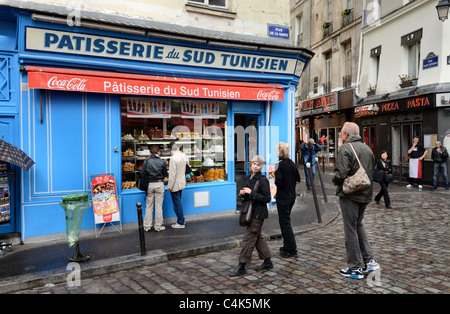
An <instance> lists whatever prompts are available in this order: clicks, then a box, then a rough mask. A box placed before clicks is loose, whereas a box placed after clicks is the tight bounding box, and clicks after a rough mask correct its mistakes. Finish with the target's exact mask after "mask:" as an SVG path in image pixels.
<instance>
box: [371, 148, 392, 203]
mask: <svg viewBox="0 0 450 314" xmlns="http://www.w3.org/2000/svg"><path fill="white" fill-rule="evenodd" d="M375 169H376V170H377V171H380V172H382V173H383V174H384V175H383V176H382V179H381V181H380V182H378V183H379V184H380V186H381V190H380V192H378V194H377V195H376V196H375V202H376V203H377V204H378V205H379V204H380V200H381V198H382V197H383V198H384V204H385V205H386V208H392V207H391V199H390V198H389V192H388V186H389V181H388V180H387V177H386V174H387V175H392V163H391V161H390V159H389V154H388V152H387V151H385V150H383V151H382V152H381V154H380V160H378V161H377V164H376V166H375Z"/></svg>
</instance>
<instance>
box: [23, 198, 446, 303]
mask: <svg viewBox="0 0 450 314" xmlns="http://www.w3.org/2000/svg"><path fill="white" fill-rule="evenodd" d="M402 190H403V189H402ZM391 199H392V206H393V209H385V207H384V206H382V205H376V204H375V203H374V202H372V203H371V204H370V205H369V206H368V208H367V210H366V214H365V218H364V225H365V228H366V230H367V232H368V236H369V240H370V241H371V244H372V249H373V251H374V254H375V256H376V259H377V261H378V262H379V264H380V266H381V269H380V271H379V272H375V273H373V275H371V276H369V277H367V276H366V278H365V279H364V280H354V279H349V278H345V277H342V276H340V275H339V273H338V272H339V269H340V268H345V267H347V266H346V262H345V260H346V254H345V245H344V235H343V228H342V219H341V215H340V214H339V215H338V217H337V218H336V219H335V220H334V221H333V222H331V223H330V224H329V225H327V226H325V227H323V228H320V229H317V230H314V231H310V232H306V233H303V234H300V235H297V237H296V239H297V245H298V251H299V258H298V259H296V260H294V259H283V258H281V257H280V256H279V254H278V249H279V247H280V246H281V245H282V240H281V239H272V240H270V241H269V247H270V249H271V252H272V254H273V257H272V261H273V262H274V268H273V269H272V270H270V271H266V272H256V271H255V270H254V268H255V267H256V266H258V265H259V264H260V261H259V260H257V256H256V252H254V255H253V261H252V263H251V265H248V267H247V275H245V276H242V277H240V278H235V279H230V278H228V276H227V275H228V273H230V272H231V271H232V270H233V269H234V267H235V266H236V264H237V257H238V255H239V252H240V251H239V248H235V249H231V250H225V251H220V252H215V253H208V254H204V255H199V256H195V257H188V258H183V259H178V260H173V261H169V262H163V263H160V264H157V265H153V266H144V267H139V268H135V269H132V270H127V271H119V272H115V273H111V274H108V275H103V276H98V277H92V278H83V274H81V282H80V285H79V286H77V287H68V286H67V284H66V283H64V284H58V285H52V284H50V285H49V284H47V286H44V287H40V288H34V289H31V290H23V291H20V292H18V293H37V294H41V293H55V294H85V293H100V294H109V293H125V294H127V293H129V294H135V293H136V294H141V293H152V294H271V293H275V294H297V293H300V294H322V293H339V294H347V293H352V294H372V293H381V294H386V293H394V294H407V293H420V294H422V293H424V294H436V293H449V292H450V280H449V279H450V276H449V275H450V271H449V270H450V261H449V256H450V250H449V237H448V223H449V211H450V209H449V207H450V202H449V200H448V192H447V191H445V190H442V191H434V192H433V191H431V190H424V191H420V192H419V191H417V189H415V190H408V191H406V192H403V191H401V192H394V193H391ZM299 201H301V197H300V198H299ZM329 201H330V202H333V203H334V204H335V205H336V206H338V199H337V197H335V196H333V197H330V198H329ZM269 219H270V217H269ZM272 219H274V218H273V216H272Z"/></svg>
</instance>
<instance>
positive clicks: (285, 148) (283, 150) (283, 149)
mask: <svg viewBox="0 0 450 314" xmlns="http://www.w3.org/2000/svg"><path fill="white" fill-rule="evenodd" d="M276 150H277V151H278V152H279V155H280V157H281V158H283V159H289V157H290V154H289V151H290V148H289V144H288V143H283V142H280V143H278V144H277V146H276Z"/></svg>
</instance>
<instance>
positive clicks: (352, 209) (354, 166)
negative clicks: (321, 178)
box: [332, 122, 380, 279]
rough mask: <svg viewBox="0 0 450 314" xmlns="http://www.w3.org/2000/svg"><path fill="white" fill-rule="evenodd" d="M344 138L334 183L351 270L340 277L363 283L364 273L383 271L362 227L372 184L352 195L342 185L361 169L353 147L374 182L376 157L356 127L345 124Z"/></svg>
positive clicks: (354, 124) (350, 123)
mask: <svg viewBox="0 0 450 314" xmlns="http://www.w3.org/2000/svg"><path fill="white" fill-rule="evenodd" d="M341 138H342V142H343V144H342V146H341V147H340V149H339V154H338V155H337V160H336V165H335V166H334V176H333V179H332V181H333V183H334V184H335V185H336V186H337V189H336V195H337V196H339V205H340V207H341V214H342V221H343V225H344V234H345V249H346V251H347V264H348V267H347V268H346V269H341V270H340V272H339V273H340V274H341V275H342V276H345V277H348V278H352V279H363V278H364V272H367V273H370V272H372V271H375V270H377V269H379V268H380V266H379V265H378V263H377V262H376V261H375V259H374V255H373V253H372V248H371V246H370V243H369V239H368V237H367V234H366V230H365V228H364V226H363V223H362V220H363V218H364V211H365V210H366V207H367V204H369V203H370V202H371V201H372V192H373V184H371V185H370V186H369V187H367V188H366V189H362V190H359V191H357V192H355V193H353V194H344V193H343V191H342V185H343V183H344V180H345V178H347V177H348V176H352V175H354V174H355V173H356V171H357V170H358V169H359V163H358V161H357V159H356V157H355V153H353V150H352V148H351V147H352V146H353V148H354V150H355V152H356V155H357V156H358V159H359V160H360V162H361V165H362V166H363V168H364V170H365V171H366V173H367V175H368V176H369V178H370V180H371V181H373V169H374V168H375V157H374V156H373V152H372V150H371V149H370V147H369V146H367V145H365V144H363V143H362V142H361V137H360V135H359V126H358V125H357V124H356V123H353V122H345V123H344V125H343V126H342V130H341ZM350 144H351V145H350ZM369 170H370V171H369ZM361 257H362V258H363V263H364V265H365V266H364V268H362V263H361Z"/></svg>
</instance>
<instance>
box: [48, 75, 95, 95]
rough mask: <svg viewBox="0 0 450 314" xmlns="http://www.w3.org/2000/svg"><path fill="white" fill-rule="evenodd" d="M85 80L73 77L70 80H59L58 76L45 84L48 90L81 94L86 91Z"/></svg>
mask: <svg viewBox="0 0 450 314" xmlns="http://www.w3.org/2000/svg"><path fill="white" fill-rule="evenodd" d="M87 81H88V80H87V79H82V78H78V77H73V78H70V79H68V80H67V79H59V78H58V76H53V77H51V78H50V79H49V80H48V82H47V87H48V88H49V89H62V90H73V91H79V92H83V91H86V83H87Z"/></svg>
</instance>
